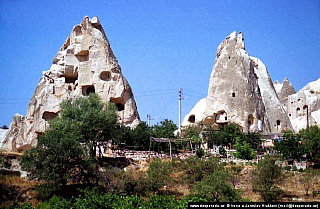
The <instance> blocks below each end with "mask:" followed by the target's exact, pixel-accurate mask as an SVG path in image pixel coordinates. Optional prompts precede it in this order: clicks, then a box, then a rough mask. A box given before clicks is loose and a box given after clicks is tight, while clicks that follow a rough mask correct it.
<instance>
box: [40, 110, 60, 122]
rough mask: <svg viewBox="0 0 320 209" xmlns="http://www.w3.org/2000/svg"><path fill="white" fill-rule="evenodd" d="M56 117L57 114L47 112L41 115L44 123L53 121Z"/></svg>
mask: <svg viewBox="0 0 320 209" xmlns="http://www.w3.org/2000/svg"><path fill="white" fill-rule="evenodd" d="M57 116H58V113H55V112H49V111H45V112H44V113H43V114H42V118H43V119H44V120H46V121H48V120H52V119H54V118H55V117H57Z"/></svg>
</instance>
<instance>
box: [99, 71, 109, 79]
mask: <svg viewBox="0 0 320 209" xmlns="http://www.w3.org/2000/svg"><path fill="white" fill-rule="evenodd" d="M100 79H101V80H103V81H110V80H111V73H110V72H109V71H103V72H101V73H100Z"/></svg>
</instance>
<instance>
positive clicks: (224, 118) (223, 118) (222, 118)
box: [216, 110, 228, 123]
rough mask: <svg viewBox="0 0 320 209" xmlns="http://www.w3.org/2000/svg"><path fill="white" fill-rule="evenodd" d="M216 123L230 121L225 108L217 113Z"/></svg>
mask: <svg viewBox="0 0 320 209" xmlns="http://www.w3.org/2000/svg"><path fill="white" fill-rule="evenodd" d="M216 123H228V116H227V113H226V112H225V111H224V110H221V111H219V112H218V113H216Z"/></svg>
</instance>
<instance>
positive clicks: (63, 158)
mask: <svg viewBox="0 0 320 209" xmlns="http://www.w3.org/2000/svg"><path fill="white" fill-rule="evenodd" d="M49 124H50V125H49V128H48V129H47V130H46V132H45V133H43V134H42V135H41V136H40V137H39V138H38V143H37V146H36V147H34V148H32V149H31V150H29V151H27V152H25V153H24V155H23V156H22V159H21V165H22V168H23V169H24V170H26V171H29V172H30V174H31V176H32V177H37V178H40V179H44V180H46V181H47V182H48V183H52V184H58V185H62V186H63V185H66V184H67V182H69V181H71V182H83V183H90V180H91V179H92V178H93V177H94V164H95V163H97V160H96V153H97V150H96V149H97V147H98V145H99V143H100V142H104V141H107V140H109V139H112V138H113V137H115V134H116V129H117V128H118V125H117V112H116V108H115V106H114V105H112V104H104V103H103V102H101V100H100V98H99V97H98V95H96V94H90V95H89V96H88V97H80V98H77V99H75V100H74V101H63V102H62V103H61V111H60V114H59V116H58V117H56V118H55V119H53V120H51V121H49ZM99 154H100V152H99ZM99 156H100V155H99ZM100 157H101V156H100Z"/></svg>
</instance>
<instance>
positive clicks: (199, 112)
mask: <svg viewBox="0 0 320 209" xmlns="http://www.w3.org/2000/svg"><path fill="white" fill-rule="evenodd" d="M205 108H206V98H203V99H201V100H200V101H199V102H198V103H197V104H196V105H195V106H194V108H193V109H192V110H191V111H190V112H189V113H188V114H187V115H186V116H185V117H184V119H183V121H182V123H181V126H182V127H185V126H188V125H192V124H197V123H199V122H200V121H202V120H203V116H204V111H205Z"/></svg>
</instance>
